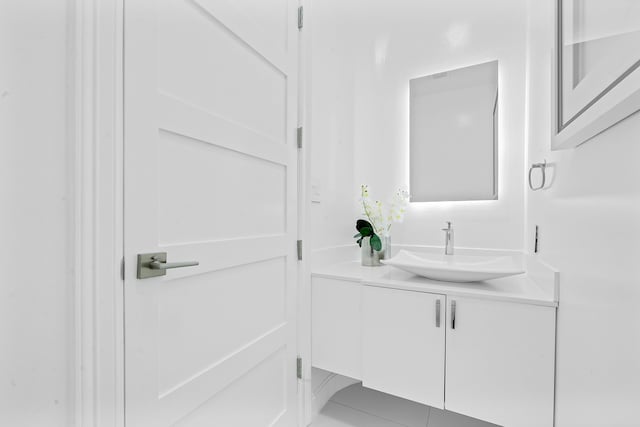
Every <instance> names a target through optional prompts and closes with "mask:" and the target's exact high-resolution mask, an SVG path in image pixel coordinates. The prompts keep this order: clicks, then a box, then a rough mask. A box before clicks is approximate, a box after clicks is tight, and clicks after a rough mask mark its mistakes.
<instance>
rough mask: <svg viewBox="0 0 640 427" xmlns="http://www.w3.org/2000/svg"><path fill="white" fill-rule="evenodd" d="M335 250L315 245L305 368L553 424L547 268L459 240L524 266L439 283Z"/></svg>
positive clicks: (522, 425)
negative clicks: (319, 250)
mask: <svg viewBox="0 0 640 427" xmlns="http://www.w3.org/2000/svg"><path fill="white" fill-rule="evenodd" d="M341 250H342V251H343V254H342V255H341V256H338V255H337V254H332V255H326V254H324V255H323V254H317V256H316V258H317V259H318V263H317V264H316V266H315V267H314V268H313V271H312V281H311V286H312V364H313V367H315V368H319V369H322V370H325V371H329V372H332V373H335V374H338V375H340V376H343V377H346V378H350V379H352V380H353V381H352V382H355V381H361V382H362V384H363V386H365V387H367V388H371V389H375V390H378V391H381V392H384V393H388V394H391V395H394V396H398V397H402V398H404V399H408V400H411V401H414V402H419V403H422V404H425V405H428V406H431V407H434V408H439V409H446V410H449V411H452V412H457V413H460V414H463V415H467V416H470V417H473V418H477V419H480V420H483V421H488V422H491V423H494V424H498V425H501V426H506V427H547V426H549V427H551V426H552V425H553V411H554V375H555V374H554V366H555V328H556V326H555V325H556V307H557V304H558V274H557V272H555V271H554V270H553V269H552V268H550V267H548V266H546V265H545V264H543V263H541V262H539V261H538V260H536V259H535V258H534V257H529V256H527V257H524V256H523V255H521V254H517V253H508V252H507V251H505V252H504V253H498V252H500V251H481V250H464V249H463V250H458V252H459V253H463V254H468V255H474V254H476V255H487V254H492V255H513V256H514V257H516V258H519V259H521V260H522V262H523V263H524V264H525V266H524V267H525V269H526V271H527V272H528V273H527V274H522V275H518V276H512V277H507V278H502V279H495V280H490V281H485V282H476V283H451V282H439V281H435V280H430V279H427V278H423V277H419V276H415V275H413V274H411V273H407V272H404V271H400V270H397V269H395V268H393V267H389V266H383V267H363V266H361V265H360V263H359V262H358V261H356V257H357V254H351V251H352V249H351V248H348V247H344V248H342V249H341ZM411 250H413V251H417V252H419V251H425V252H435V251H438V252H439V251H441V250H442V249H441V248H428V247H422V248H418V247H412V248H411ZM349 257H351V259H353V260H354V261H350V262H344V261H342V262H340V261H339V259H340V258H341V259H343V260H344V259H349ZM346 378H343V384H348V383H349V382H348V381H347V380H346Z"/></svg>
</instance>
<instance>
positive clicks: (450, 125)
mask: <svg viewBox="0 0 640 427" xmlns="http://www.w3.org/2000/svg"><path fill="white" fill-rule="evenodd" d="M409 88H410V157H411V160H410V179H411V182H410V185H411V201H412V202H438V201H454V200H495V199H497V198H498V61H493V62H488V63H485V64H479V65H473V66H471V67H466V68H460V69H457V70H452V71H447V72H443V73H438V74H433V75H430V76H425V77H419V78H416V79H412V80H410V81H409Z"/></svg>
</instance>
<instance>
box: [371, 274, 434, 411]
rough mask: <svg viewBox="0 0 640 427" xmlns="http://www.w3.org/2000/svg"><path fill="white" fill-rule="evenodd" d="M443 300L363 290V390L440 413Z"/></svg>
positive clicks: (393, 290) (419, 295)
mask: <svg viewBox="0 0 640 427" xmlns="http://www.w3.org/2000/svg"><path fill="white" fill-rule="evenodd" d="M445 304H446V298H445V296H444V295H437V294H430V293H423V292H412V291H402V290H395V289H388V288H380V287H373V286H364V287H363V289H362V354H363V358H362V366H363V369H362V384H363V385H364V386H365V387H369V388H372V389H376V390H379V391H383V392H385V393H390V394H393V395H395V396H399V397H403V398H405V399H409V400H413V401H415V402H419V403H424V404H425V405H429V406H433V407H436V408H440V409H442V408H444V366H445V365H444V357H445V339H444V338H445V326H446V325H445Z"/></svg>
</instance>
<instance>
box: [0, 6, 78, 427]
mask: <svg viewBox="0 0 640 427" xmlns="http://www.w3.org/2000/svg"><path fill="white" fill-rule="evenodd" d="M66 3H67V2H66V1H65V0H39V1H30V2H25V1H22V0H3V1H2V2H0V62H1V63H2V66H1V67H0V145H1V147H2V148H1V153H0V241H1V242H2V243H1V244H0V266H1V267H0V349H1V350H0V425H3V426H12V427H39V426H47V427H56V426H60V427H63V426H69V425H71V418H70V409H69V408H70V407H71V406H70V395H71V382H70V381H69V380H70V378H71V377H70V375H69V372H70V367H71V361H72V352H71V348H72V347H71V339H72V332H71V331H72V328H71V325H72V323H71V321H72V313H73V306H72V304H71V301H72V300H73V299H72V298H73V296H72V290H71V286H70V283H71V281H70V280H68V279H69V277H70V271H69V269H70V263H69V257H68V253H69V252H68V250H67V237H68V230H69V224H68V215H67V214H68V204H67V202H68V200H69V194H68V191H67V190H68V180H67V178H68V176H67V169H66V166H67V157H68V152H67V150H68V144H67V140H66V113H65V110H66V97H65V95H66V84H67V81H66V78H67V77H66V75H65V72H66V65H65V64H66V31H67V28H66V16H65V15H66V13H67V11H66Z"/></svg>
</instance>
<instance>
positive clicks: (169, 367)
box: [157, 258, 286, 395]
mask: <svg viewBox="0 0 640 427" xmlns="http://www.w3.org/2000/svg"><path fill="white" fill-rule="evenodd" d="M159 286H162V289H161V290H159V293H158V335H157V342H158V371H159V372H158V380H159V384H158V386H159V390H158V393H159V395H164V394H167V393H169V392H170V391H171V390H173V389H175V388H176V387H178V386H180V385H181V384H184V383H186V382H188V381H190V380H192V379H193V378H194V377H197V376H198V375H206V374H207V370H208V369H216V368H215V365H216V364H217V363H220V362H221V361H222V360H224V359H225V358H227V357H229V356H231V355H233V354H234V353H236V352H238V351H240V350H241V349H243V348H244V347H246V346H247V345H251V344H252V343H253V342H254V341H256V340H258V339H259V338H260V337H262V336H263V335H265V334H267V333H268V332H269V331H271V330H273V329H275V328H277V327H278V326H280V325H282V324H283V323H284V322H285V320H286V316H285V315H286V313H285V289H286V276H285V258H276V259H272V260H269V261H263V262H259V263H254V264H249V265H244V266H241V267H236V268H230V269H225V270H220V271H217V272H213V273H209V274H202V275H197V276H192V277H189V278H183V279H180V285H179V286H175V285H172V282H171V281H168V282H165V283H163V284H162V285H159Z"/></svg>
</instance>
